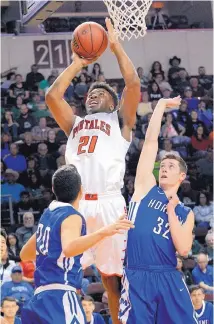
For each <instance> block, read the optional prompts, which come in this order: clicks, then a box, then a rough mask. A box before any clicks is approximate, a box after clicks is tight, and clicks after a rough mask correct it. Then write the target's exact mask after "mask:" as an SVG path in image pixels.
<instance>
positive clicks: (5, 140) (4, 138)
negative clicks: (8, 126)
mask: <svg viewBox="0 0 214 324" xmlns="http://www.w3.org/2000/svg"><path fill="white" fill-rule="evenodd" d="M11 141H12V138H11V135H10V134H7V133H2V135H1V158H2V160H3V158H4V157H5V155H7V154H10V143H11Z"/></svg>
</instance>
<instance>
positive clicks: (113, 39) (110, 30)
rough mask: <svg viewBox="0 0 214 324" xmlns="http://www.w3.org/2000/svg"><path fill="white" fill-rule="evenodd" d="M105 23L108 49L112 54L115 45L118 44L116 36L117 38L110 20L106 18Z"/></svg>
mask: <svg viewBox="0 0 214 324" xmlns="http://www.w3.org/2000/svg"><path fill="white" fill-rule="evenodd" d="M105 22H106V28H107V30H108V40H109V46H110V49H111V50H112V52H114V47H115V45H116V44H118V43H119V40H118V36H117V34H116V32H115V29H114V27H113V25H112V23H111V19H109V18H106V19H105Z"/></svg>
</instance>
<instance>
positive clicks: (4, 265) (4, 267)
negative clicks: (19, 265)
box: [1, 250, 16, 285]
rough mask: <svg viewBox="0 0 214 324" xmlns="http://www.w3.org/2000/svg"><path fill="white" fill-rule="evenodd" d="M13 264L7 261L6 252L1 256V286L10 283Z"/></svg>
mask: <svg viewBox="0 0 214 324" xmlns="http://www.w3.org/2000/svg"><path fill="white" fill-rule="evenodd" d="M15 265H16V264H15V262H14V261H12V260H9V257H8V251H7V250H6V251H5V253H4V254H3V255H2V256H1V285H2V284H3V283H5V282H8V281H11V270H12V269H13V268H14V267H15Z"/></svg>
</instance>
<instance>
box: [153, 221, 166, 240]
mask: <svg viewBox="0 0 214 324" xmlns="http://www.w3.org/2000/svg"><path fill="white" fill-rule="evenodd" d="M163 225H164V219H163V218H162V217H158V224H157V227H154V228H153V232H154V233H155V234H161V232H162V228H163V227H164V228H166V231H165V232H164V233H163V234H161V235H162V236H163V237H164V238H165V239H167V240H169V237H168V236H167V234H168V233H169V223H166V224H165V225H164V226H163Z"/></svg>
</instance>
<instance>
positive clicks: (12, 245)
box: [7, 233, 21, 262]
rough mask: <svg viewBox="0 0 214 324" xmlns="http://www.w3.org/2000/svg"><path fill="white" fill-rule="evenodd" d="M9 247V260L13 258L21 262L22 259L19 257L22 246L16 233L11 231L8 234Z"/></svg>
mask: <svg viewBox="0 0 214 324" xmlns="http://www.w3.org/2000/svg"><path fill="white" fill-rule="evenodd" d="M7 249H8V257H9V260H13V261H15V262H20V261H21V259H20V257H19V253H20V248H19V241H18V237H17V236H16V234H15V233H10V234H8V236H7Z"/></svg>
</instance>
